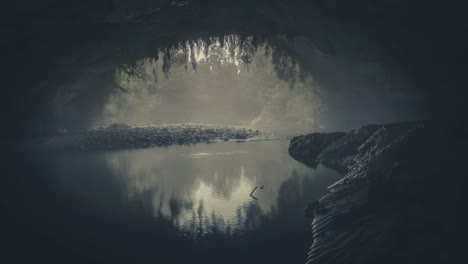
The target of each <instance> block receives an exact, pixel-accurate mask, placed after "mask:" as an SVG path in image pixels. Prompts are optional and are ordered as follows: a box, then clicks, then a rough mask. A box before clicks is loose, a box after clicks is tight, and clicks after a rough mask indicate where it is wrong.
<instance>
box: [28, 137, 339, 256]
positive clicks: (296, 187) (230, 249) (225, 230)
mask: <svg viewBox="0 0 468 264" xmlns="http://www.w3.org/2000/svg"><path fill="white" fill-rule="evenodd" d="M288 144H289V141H287V140H274V141H256V142H245V143H236V142H223V143H215V144H197V145H191V146H171V147H167V148H152V149H144V150H129V151H118V152H91V153H85V152H80V153H77V152H75V153H61V154H58V155H53V156H51V157H50V156H45V157H42V158H41V159H42V160H41V162H40V166H38V168H37V169H35V170H34V171H35V173H36V174H38V177H40V175H41V174H44V173H45V172H46V171H48V172H52V173H51V174H50V175H53V176H50V175H49V176H48V177H49V179H48V181H50V182H49V183H47V188H46V189H47V191H43V193H41V194H40V196H42V198H39V199H38V200H37V201H36V202H37V203H38V204H42V205H41V206H36V207H40V208H41V215H42V216H41V217H36V219H37V220H36V225H37V227H35V228H34V229H33V230H36V229H37V228H39V229H41V230H43V231H41V232H39V235H38V234H34V235H38V236H39V237H40V239H39V240H41V241H43V240H42V239H43V238H47V239H52V238H53V239H55V240H56V241H58V242H57V245H65V246H63V249H62V251H58V252H57V251H55V249H54V245H55V246H56V244H53V245H52V246H51V248H52V249H54V250H53V251H54V252H55V253H54V254H58V253H59V252H64V253H63V255H64V256H69V255H70V252H72V254H74V255H75V257H76V259H81V260H83V261H89V260H93V261H94V260H103V261H105V262H108V261H116V262H119V261H122V262H129V261H130V262H134V263H182V262H183V263H185V262H195V263H284V261H287V263H304V260H305V258H306V250H307V248H308V246H309V245H310V243H311V234H310V231H309V230H310V219H307V218H306V217H305V216H304V214H303V208H304V206H305V204H306V203H307V202H308V201H311V200H314V199H318V198H320V197H321V196H322V195H324V194H325V193H326V191H327V190H326V187H327V186H329V185H330V184H332V183H334V182H335V181H337V180H338V179H339V177H340V175H339V174H338V173H336V172H333V171H331V170H329V169H326V168H324V167H318V168H316V169H312V168H308V167H306V166H304V165H302V164H301V163H299V162H297V161H295V160H293V159H292V158H291V157H290V156H289V155H288V152H287V148H288ZM50 177H52V178H54V179H50ZM43 184H44V186H46V184H45V183H43ZM261 186H264V187H263V189H260V188H258V189H257V190H256V191H255V192H254V194H253V195H254V196H255V197H256V198H257V200H256V199H254V198H252V197H251V196H250V195H249V194H250V193H251V191H252V190H253V189H254V188H255V187H261ZM31 202H32V203H34V202H35V201H31ZM33 207H34V208H35V206H33ZM35 209H37V208H35ZM36 233H37V232H36ZM41 252H42V254H44V255H47V254H48V253H47V252H48V251H43V250H41ZM65 253H66V254H65Z"/></svg>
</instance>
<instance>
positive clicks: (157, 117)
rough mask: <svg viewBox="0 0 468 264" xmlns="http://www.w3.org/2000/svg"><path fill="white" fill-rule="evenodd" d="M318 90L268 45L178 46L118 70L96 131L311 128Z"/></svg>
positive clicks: (248, 41)
mask: <svg viewBox="0 0 468 264" xmlns="http://www.w3.org/2000/svg"><path fill="white" fill-rule="evenodd" d="M319 106H320V98H319V93H318V86H317V84H316V83H315V82H314V80H313V78H312V77H311V76H310V75H307V74H305V73H303V71H301V67H300V65H299V64H298V63H297V61H295V60H294V59H293V58H292V57H290V56H288V55H286V54H284V53H282V52H280V51H278V49H277V48H275V47H274V46H273V45H272V43H271V42H268V41H259V40H257V39H255V38H254V37H242V36H239V35H225V36H221V37H208V38H198V39H195V40H187V41H181V42H178V43H176V44H174V45H172V46H170V47H168V48H165V49H158V51H157V53H156V55H155V56H151V57H146V58H143V59H141V60H138V61H136V62H135V63H134V64H133V65H128V64H125V65H120V66H119V67H117V69H116V70H115V89H114V90H113V92H112V93H111V94H110V96H109V98H108V100H107V101H106V103H105V106H104V109H103V112H102V115H101V117H100V118H98V119H97V121H96V123H95V125H108V124H111V123H125V124H130V125H153V124H163V123H209V124H218V125H235V126H253V127H259V128H278V127H285V126H287V127H289V128H292V127H294V128H296V129H301V130H302V129H308V130H310V129H312V128H313V127H314V125H315V124H314V120H313V116H314V113H315V112H316V111H317V109H318V108H319Z"/></svg>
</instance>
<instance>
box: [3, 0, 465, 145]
mask: <svg viewBox="0 0 468 264" xmlns="http://www.w3.org/2000/svg"><path fill="white" fill-rule="evenodd" d="M167 2H169V1H151V2H149V1H143V0H142V1H124V0H120V1H66V2H65V1H54V0H50V1H46V2H41V3H38V2H37V1H22V2H21V3H16V4H13V3H12V2H11V3H8V4H7V5H6V7H7V10H8V9H10V10H11V11H12V12H8V14H6V16H5V18H6V20H7V21H8V23H7V24H5V25H6V27H5V28H6V29H7V30H6V34H7V35H6V36H7V38H6V40H4V41H3V42H2V46H4V47H5V49H6V50H7V51H8V52H7V55H6V62H7V63H5V64H4V65H3V66H2V67H4V72H11V74H8V76H7V78H6V81H5V85H4V87H3V94H4V96H2V97H3V98H2V99H4V101H5V102H4V103H3V104H2V108H3V109H2V115H3V117H2V119H3V120H4V123H5V124H8V125H9V127H10V128H9V129H7V130H5V131H2V133H4V134H6V135H7V136H8V137H10V138H11V137H13V138H18V137H25V136H26V137H29V136H34V135H38V134H41V133H42V132H41V131H44V130H46V131H48V130H54V128H53V124H48V122H49V121H50V120H51V109H50V101H51V98H53V96H54V95H55V94H56V92H57V89H60V87H62V86H64V85H65V84H66V83H67V82H70V81H72V80H74V79H76V78H77V76H79V75H80V74H82V73H83V72H86V70H88V69H90V68H91V69H95V68H102V67H104V68H106V69H107V71H108V73H107V74H109V72H110V71H111V70H112V69H113V67H115V65H119V64H121V63H128V62H134V61H135V60H137V59H139V58H142V57H145V56H148V53H151V52H152V50H154V47H156V46H165V45H168V43H171V42H173V41H174V40H175V39H177V38H178V37H180V36H183V35H187V36H190V35H192V36H193V35H194V32H203V33H204V34H220V33H223V32H224V33H241V34H246V35H248V34H253V35H257V34H262V35H265V36H266V37H268V36H275V35H278V34H286V35H287V36H288V37H290V38H294V36H304V37H306V38H307V39H309V40H310V41H311V42H313V43H314V45H315V46H316V47H318V48H319V49H320V50H321V51H323V52H324V53H325V54H328V55H331V56H336V57H340V58H343V59H344V60H346V61H349V62H353V63H377V64H379V65H380V66H379V67H382V68H383V70H384V72H385V78H387V79H388V80H389V82H390V83H391V84H392V87H393V88H392V90H391V92H390V93H392V94H394V95H395V96H396V97H398V96H399V97H400V99H399V100H400V101H399V102H397V103H396V104H395V105H396V107H398V108H400V109H402V110H401V111H400V112H401V113H400V114H399V115H398V118H403V119H404V118H405V113H408V112H407V111H406V109H405V107H406V106H407V105H411V104H414V105H415V106H416V107H417V108H418V109H419V113H421V114H419V113H418V115H414V117H413V115H409V114H408V116H407V117H406V119H412V118H440V119H450V118H465V117H463V116H461V115H460V114H459V113H461V112H463V110H464V101H465V98H466V96H465V95H466V92H465V89H464V87H465V85H466V83H467V81H466V77H465V73H464V71H465V70H464V69H465V67H464V66H465V65H466V60H467V57H468V56H467V51H466V48H465V47H466V46H467V44H468V39H467V37H466V33H465V32H467V29H468V27H467V23H466V19H465V16H464V13H465V10H466V8H465V7H464V4H463V3H459V2H454V1H452V2H444V3H442V2H439V1H419V0H417V1H411V2H408V1H403V0H397V1H379V2H374V1H370V0H360V1H343V0H334V1H303V0H297V1H287V2H286V1H255V2H252V1H236V2H234V1H201V0H200V1H191V2H192V5H191V7H190V8H188V9H184V10H170V11H168V12H166V13H161V16H160V17H159V18H158V20H157V21H156V22H154V23H149V22H148V23H146V22H144V23H127V22H125V21H123V20H122V21H119V20H117V21H114V22H112V23H107V22H106V23H103V22H102V21H101V20H102V18H105V17H108V16H112V15H115V14H117V13H118V12H119V11H118V10H119V9H120V10H122V9H125V12H124V13H125V14H126V15H127V14H134V13H139V12H142V11H144V10H147V9H148V8H153V6H154V7H158V6H160V5H163V4H166V3H167ZM10 6H11V7H10ZM223 8H224V9H223ZM223 10H224V11H223ZM226 10H227V12H225V11H226ZM233 10H234V11H233ZM220 14H223V16H220ZM226 14H228V15H226ZM118 16H119V15H118V14H117V17H118ZM100 19H101V20H100ZM99 21H101V22H99ZM214 21H215V23H213V22H214ZM299 55H302V54H299ZM306 59H307V58H306ZM305 64H307V62H305ZM314 70H315V71H316V72H317V71H318V72H320V71H322V72H321V73H320V74H316V75H317V76H320V75H321V76H325V77H323V78H326V73H323V72H324V69H314V68H313V67H311V71H314ZM95 78H97V79H103V78H104V79H105V74H104V75H103V76H97V77H95ZM318 78H320V77H318ZM329 78H330V79H332V77H329ZM97 84H99V82H97ZM329 86H330V87H331V88H329V89H333V87H332V86H333V85H329ZM335 86H336V85H335ZM358 88H359V87H358ZM106 89H108V87H106V85H96V86H95V87H90V88H89V93H88V95H89V97H90V98H92V97H95V100H98V98H99V97H100V96H102V94H105V93H106ZM349 89H351V93H352V92H353V89H355V88H352V87H351V88H349ZM369 89H372V88H369ZM375 89H380V88H375ZM358 90H359V89H358ZM358 90H357V92H361V93H362V92H364V93H365V91H358ZM357 103H359V102H357ZM399 105H400V106H399ZM337 109H339V108H337ZM337 111H338V112H339V110H337ZM388 121H397V120H388ZM350 122H352V121H350ZM358 125H361V124H356V126H358ZM44 127H45V128H44Z"/></svg>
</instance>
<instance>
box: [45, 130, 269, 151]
mask: <svg viewBox="0 0 468 264" xmlns="http://www.w3.org/2000/svg"><path fill="white" fill-rule="evenodd" d="M257 136H267V134H266V133H262V132H260V131H258V130H251V129H245V128H235V127H221V126H215V125H202V124H175V125H161V126H138V127H132V126H129V125H126V124H111V125H109V126H107V127H98V128H95V129H90V130H87V131H82V132H79V133H75V134H70V135H67V136H64V137H61V138H60V140H57V139H56V138H54V139H51V140H49V141H48V142H46V144H45V145H48V147H49V148H54V149H57V148H59V149H66V150H119V149H138V148H149V147H163V146H170V145H173V144H178V145H185V144H196V143H213V142H215V141H228V140H239V139H242V140H246V139H249V138H252V137H257Z"/></svg>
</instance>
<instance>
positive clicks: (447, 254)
mask: <svg viewBox="0 0 468 264" xmlns="http://www.w3.org/2000/svg"><path fill="white" fill-rule="evenodd" d="M467 136H468V125H467V124H466V123H454V122H451V123H448V122H408V123H398V124H389V125H368V126H364V127H362V128H361V129H359V130H358V131H351V132H349V133H331V134H310V135H305V136H299V137H295V138H293V139H292V140H291V145H290V148H289V153H290V155H291V156H292V157H293V158H295V159H296V160H299V161H301V162H303V163H305V164H307V165H309V166H315V165H316V164H318V163H321V164H323V165H325V166H328V167H331V168H334V169H337V170H339V171H342V172H343V173H344V174H345V176H344V178H343V179H342V180H340V181H339V182H337V183H335V184H333V185H332V186H330V187H329V189H330V193H329V194H327V195H326V196H324V197H322V198H321V199H320V204H321V206H323V208H324V209H323V210H321V213H320V214H316V216H315V218H314V220H313V222H312V235H313V243H312V246H311V248H310V251H309V254H308V259H307V263H447V262H448V261H450V262H456V260H457V259H459V258H460V257H461V256H462V252H463V249H462V247H463V244H464V242H463V241H464V238H465V235H466V233H468V232H467V228H466V226H465V224H464V221H466V219H467V218H468V217H467V213H466V210H465V209H466V207H467V206H466V200H467V199H466V196H465V194H464V192H465V187H466V185H467V184H466V180H465V177H464V176H463V175H464V174H466V173H465V172H464V171H465V168H464V165H463V163H464V159H465V158H464V156H465V155H464V152H465V149H466V147H468V141H467Z"/></svg>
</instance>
